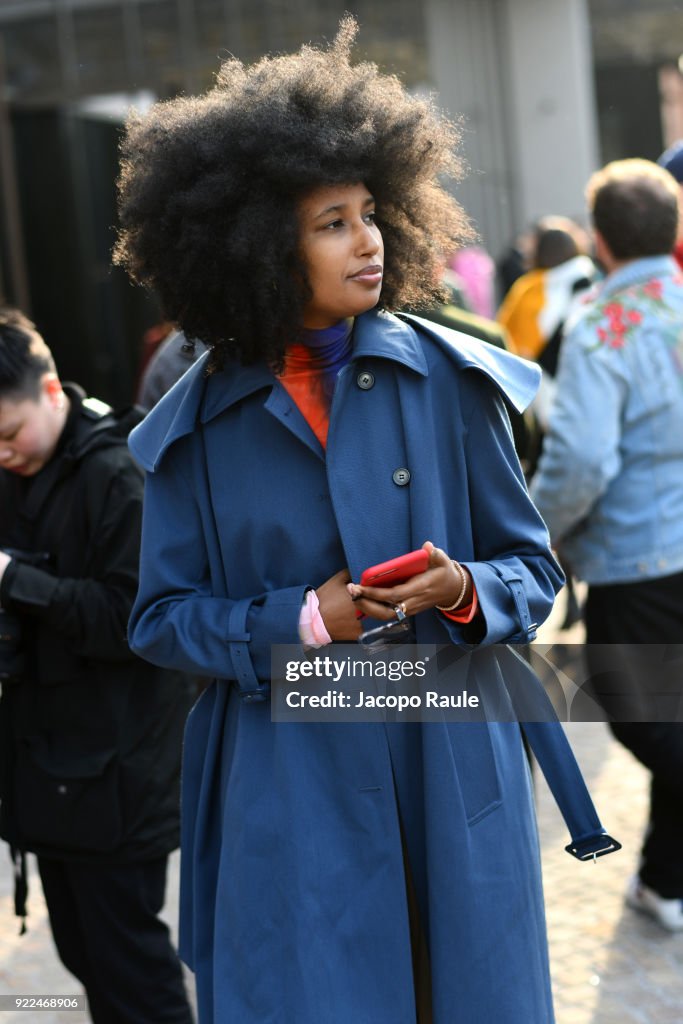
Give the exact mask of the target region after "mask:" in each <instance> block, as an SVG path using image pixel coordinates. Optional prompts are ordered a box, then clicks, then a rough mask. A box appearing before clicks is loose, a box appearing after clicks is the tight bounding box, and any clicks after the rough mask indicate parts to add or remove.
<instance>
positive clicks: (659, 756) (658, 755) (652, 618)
mask: <svg viewBox="0 0 683 1024" xmlns="http://www.w3.org/2000/svg"><path fill="white" fill-rule="evenodd" d="M585 615H586V642H587V647H586V660H587V664H588V669H589V673H590V675H591V676H592V677H593V689H594V692H595V693H596V699H598V700H599V701H600V703H601V704H602V706H603V707H605V710H606V711H607V712H608V715H609V716H610V717H611V718H612V719H613V720H612V721H610V728H611V730H612V732H613V733H614V735H615V736H616V738H617V739H618V740H619V741H620V742H621V743H623V744H624V746H625V747H627V748H628V749H629V750H630V751H631V752H632V753H633V754H634V755H635V757H637V758H638V760H639V761H640V762H641V763H642V764H644V765H645V767H646V768H648V769H649V770H650V772H651V773H652V780H651V787H650V821H649V826H648V830H647V833H646V836H645V842H644V844H643V849H642V862H641V868H640V877H641V878H642V880H643V882H644V883H645V885H648V886H650V887H651V888H652V889H654V890H655V891H656V892H658V893H659V894H660V895H661V896H664V897H665V898H666V899H680V898H683V720H682V719H681V702H680V699H679V697H678V693H679V692H680V691H681V689H683V679H681V678H679V676H680V673H679V671H678V669H677V667H676V671H675V673H672V672H671V671H669V672H668V673H667V672H666V666H667V664H673V665H675V662H678V663H680V659H679V658H678V657H676V659H675V661H673V660H670V661H669V662H667V655H668V657H669V658H670V659H671V658H672V649H671V648H669V645H677V646H676V651H677V652H680V650H681V647H680V645H682V644H683V573H677V574H676V575H673V576H666V577H662V578H660V579H655V580H645V581H643V582H639V583H622V584H612V585H609V586H591V587H590V588H589V591H588V600H587V602H586V612H585ZM607 644H610V645H619V646H618V647H617V646H615V647H614V649H613V653H610V650H609V648H607V647H604V646H602V645H607ZM595 645H597V646H595ZM639 645H651V646H648V647H642V646H641V647H640V649H639ZM656 645H661V649H658V647H657V646H656ZM667 648H669V649H668V651H667ZM611 677H616V681H617V685H613V682H614V679H613V678H611ZM619 680H621V685H619ZM615 692H618V693H619V697H618V698H616V697H614V693H615ZM656 694H657V695H659V698H658V699H655V695H656ZM662 695H663V696H662ZM667 707H668V708H671V710H672V716H671V717H672V718H674V717H675V718H676V719H677V720H676V721H666V720H663V719H664V718H665V717H666V708H667ZM629 709H631V711H632V713H630V711H629ZM629 718H630V719H631V720H630V721H629V720H628V719H629Z"/></svg>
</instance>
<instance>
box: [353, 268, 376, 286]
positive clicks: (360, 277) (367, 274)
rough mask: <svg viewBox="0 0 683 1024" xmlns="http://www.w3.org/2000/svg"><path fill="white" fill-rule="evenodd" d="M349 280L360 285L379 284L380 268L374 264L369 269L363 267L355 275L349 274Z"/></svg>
mask: <svg viewBox="0 0 683 1024" xmlns="http://www.w3.org/2000/svg"><path fill="white" fill-rule="evenodd" d="M351 280H352V281H359V282H360V283H361V284H369V285H376V284H380V283H381V281H382V268H381V267H380V266H377V265H376V264H375V265H373V266H371V267H363V269H362V270H359V271H358V273H357V274H351Z"/></svg>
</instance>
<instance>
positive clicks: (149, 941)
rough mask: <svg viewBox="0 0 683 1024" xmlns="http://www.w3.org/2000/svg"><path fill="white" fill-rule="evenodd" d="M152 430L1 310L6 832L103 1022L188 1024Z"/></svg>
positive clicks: (178, 690)
mask: <svg viewBox="0 0 683 1024" xmlns="http://www.w3.org/2000/svg"><path fill="white" fill-rule="evenodd" d="M139 420H140V415H139V413H138V412H137V411H135V410H132V411H131V410H129V411H128V412H124V413H122V414H116V413H113V412H112V410H111V409H110V408H109V407H108V406H106V405H105V404H104V403H103V402H99V401H97V400H94V399H91V398H86V396H85V393H84V392H83V391H82V390H81V388H79V387H78V386H77V385H75V384H66V383H65V384H62V383H61V381H60V380H59V377H58V376H57V371H56V368H55V365H54V361H53V359H52V354H51V352H50V350H49V348H48V347H47V345H46V344H45V342H44V340H43V339H42V337H41V336H40V335H39V333H38V332H37V330H36V328H35V327H34V325H33V324H32V323H31V322H30V321H28V320H27V319H26V317H24V316H22V315H21V314H20V313H19V312H17V311H15V310H8V309H5V310H2V311H0V605H1V609H2V612H1V615H0V625H1V626H2V644H1V645H0V676H1V677H2V699H1V700H0V799H1V805H0V834H1V835H2V837H3V838H4V839H5V840H6V841H7V842H8V843H9V844H10V846H11V850H12V855H13V858H14V861H15V864H16V866H17V868H18V870H19V887H18V891H17V903H18V906H17V912H18V913H21V914H24V913H25V907H24V906H23V905H22V904H23V902H24V899H25V894H24V893H23V892H22V891H21V889H22V883H23V882H24V881H25V857H26V852H27V851H31V852H33V853H35V854H37V857H38V868H39V871H40V877H41V881H42V885H43V890H44V893H45V900H46V903H47V908H48V912H49V915H50V925H51V928H52V933H53V936H54V940H55V944H56V946H57V951H58V953H59V956H60V957H61V959H62V961H63V963H64V965H65V966H66V967H67V968H68V970H70V971H71V972H72V974H74V975H75V976H76V977H77V978H78V979H79V981H80V982H81V983H82V984H83V986H84V988H85V991H86V995H87V997H88V1004H89V1008H90V1014H91V1016H92V1019H93V1021H94V1022H95V1024H121V1022H123V1021H137V1022H139V1024H161V1022H169V1024H170V1022H173V1024H190V1021H191V1014H190V1009H189V1006H188V1002H187V997H186V994H185V990H184V986H183V980H182V974H181V967H180V961H179V960H178V957H177V954H176V952H175V950H174V949H173V947H172V945H171V942H170V938H169V933H168V929H167V927H166V925H165V924H164V923H163V922H162V921H161V920H160V918H159V916H158V915H159V911H160V910H161V908H162V905H163V902H164V890H165V884H166V864H167V858H168V854H169V853H170V851H171V850H173V849H174V848H175V847H176V846H177V843H178V818H179V807H178V802H179V800H178V783H179V769H180V747H181V738H182V729H183V725H184V721H185V717H186V714H187V711H188V709H189V700H190V687H189V684H188V683H187V681H186V680H185V678H184V677H183V676H182V675H180V674H179V673H175V672H168V671H161V670H159V669H156V668H153V667H152V666H151V665H149V664H148V663H147V662H144V661H142V660H141V659H139V658H137V657H135V656H134V655H133V654H132V653H131V651H130V649H129V647H128V644H127V642H126V623H127V619H128V615H129V613H130V608H131V605H132V603H133V598H134V596H135V591H136V587H137V574H138V557H139V544H140V520H141V511H142V491H143V474H142V471H141V470H140V469H139V467H138V466H137V465H136V464H135V462H134V460H133V458H132V457H131V455H130V453H129V451H128V449H127V445H126V441H127V436H128V432H129V430H130V428H131V426H133V425H134V424H135V423H137V422H139Z"/></svg>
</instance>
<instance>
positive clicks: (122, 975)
mask: <svg viewBox="0 0 683 1024" xmlns="http://www.w3.org/2000/svg"><path fill="white" fill-rule="evenodd" d="M166 864H167V858H166V857H162V858H160V859H158V860H153V861H146V862H142V863H137V864H121V865H116V866H111V865H107V866H102V865H97V864H77V863H72V862H68V861H59V860H52V859H48V858H45V857H39V858H38V867H39V870H40V877H41V880H42V883H43V891H44V893H45V900H46V902H47V908H48V912H49V915H50V925H51V927H52V934H53V936H54V940H55V944H56V946H57V951H58V953H59V956H60V959H61V960H62V962H63V963H64V965H65V966H66V967H67V968H68V969H69V970H70V971H71V973H72V974H74V975H75V976H76V977H77V978H78V980H79V981H80V982H81V983H82V985H83V987H84V988H85V992H86V995H87V997H88V1005H89V1008H90V1015H91V1017H92V1020H93V1021H94V1024H162V1022H164V1024H166V1022H168V1024H171V1022H172V1024H192V1014H191V1011H190V1007H189V1005H188V1002H187V995H186V993H185V987H184V984H183V978H182V970H181V966H180V961H179V959H178V956H177V954H176V952H175V950H174V949H173V946H172V945H171V941H170V936H169V933H168V928H167V927H166V925H165V924H164V923H163V921H161V920H159V917H158V916H157V915H158V914H159V911H160V910H161V908H162V906H163V902H164V893H165V889H166Z"/></svg>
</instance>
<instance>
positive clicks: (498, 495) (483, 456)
mask: <svg viewBox="0 0 683 1024" xmlns="http://www.w3.org/2000/svg"><path fill="white" fill-rule="evenodd" d="M472 376H474V375H472ZM472 397H473V402H472V411H471V414H470V416H469V419H468V421H467V434H466V438H465V458H466V461H467V472H468V483H469V503H470V514H471V520H472V540H473V546H474V554H475V557H474V559H473V560H471V561H465V560H463V562H462V564H463V565H465V566H466V567H467V569H468V570H469V571H470V573H471V574H472V579H473V580H474V584H475V586H476V588H477V597H478V600H479V606H480V609H481V615H482V618H481V619H480V620H479V622H476V620H475V622H473V623H472V624H471V625H470V626H458V625H457V624H456V623H449V624H448V625H449V631H450V632H451V633H452V634H453V635H454V639H455V640H456V642H461V643H462V642H463V641H464V642H465V643H468V642H477V643H479V644H494V643H526V642H528V641H529V640H532V639H533V637H534V635H535V630H536V627H537V626H538V625H540V623H541V622H543V621H544V620H545V619H546V618H547V617H548V615H549V613H550V610H551V609H552V606H553V601H554V598H555V594H556V593H557V592H558V590H559V589H560V587H561V586H562V584H563V582H564V578H563V576H562V572H561V570H560V568H559V566H558V564H557V562H556V561H555V559H554V558H553V556H552V553H551V551H550V546H549V538H548V531H547V530H546V527H545V524H544V523H543V520H542V519H541V517H540V515H539V514H538V512H537V511H536V508H535V507H534V505H533V503H532V501H531V499H530V497H529V494H528V491H527V488H526V483H525V481H524V476H523V473H522V470H521V468H520V465H519V461H518V459H517V456H516V454H515V450H514V444H513V441H512V434H511V430H510V421H509V417H508V415H507V410H506V408H505V405H504V403H503V400H502V398H501V396H500V393H499V391H498V389H497V388H495V387H494V386H492V385H491V384H490V383H489V382H488V381H486V380H484V379H483V378H481V377H479V375H477V380H476V383H475V384H474V388H473V396H472Z"/></svg>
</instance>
